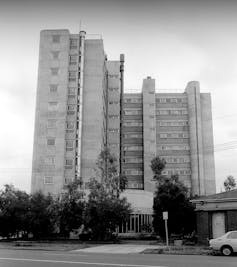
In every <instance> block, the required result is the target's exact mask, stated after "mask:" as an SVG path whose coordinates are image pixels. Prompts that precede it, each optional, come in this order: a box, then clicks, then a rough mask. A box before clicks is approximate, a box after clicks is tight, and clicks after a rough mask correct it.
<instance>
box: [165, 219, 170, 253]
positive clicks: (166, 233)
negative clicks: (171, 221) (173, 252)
mask: <svg viewBox="0 0 237 267" xmlns="http://www.w3.org/2000/svg"><path fill="white" fill-rule="evenodd" d="M167 221H168V220H165V236H166V246H167V248H168V247H169V237H168V224H167Z"/></svg>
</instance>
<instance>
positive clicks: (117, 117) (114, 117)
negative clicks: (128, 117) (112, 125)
mask: <svg viewBox="0 0 237 267" xmlns="http://www.w3.org/2000/svg"><path fill="white" fill-rule="evenodd" d="M109 118H111V119H119V115H109Z"/></svg>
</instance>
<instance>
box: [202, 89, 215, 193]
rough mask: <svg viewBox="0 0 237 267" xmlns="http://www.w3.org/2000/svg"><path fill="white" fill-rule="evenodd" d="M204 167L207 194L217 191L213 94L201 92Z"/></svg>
mask: <svg viewBox="0 0 237 267" xmlns="http://www.w3.org/2000/svg"><path fill="white" fill-rule="evenodd" d="M200 100H201V116H202V137H203V138H202V141H203V168H204V188H205V194H206V195H210V194H215V193H216V181H215V161H214V142H213V127H212V105H211V95H210V94H207V93H205V94H204V93H201V95H200Z"/></svg>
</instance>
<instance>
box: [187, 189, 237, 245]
mask: <svg viewBox="0 0 237 267" xmlns="http://www.w3.org/2000/svg"><path fill="white" fill-rule="evenodd" d="M191 202H192V203H193V204H195V206H196V214H197V238H198V243H201V244H207V243H208V239H211V238H217V237H219V236H222V235H223V234H224V233H226V232H228V231H232V230H237V190H231V191H227V192H224V193H219V194H214V195H209V196H205V197H200V198H198V199H195V200H191Z"/></svg>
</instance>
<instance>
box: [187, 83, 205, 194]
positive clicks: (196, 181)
mask: <svg viewBox="0 0 237 267" xmlns="http://www.w3.org/2000/svg"><path fill="white" fill-rule="evenodd" d="M186 93H187V96H188V115H189V134H190V153H191V169H192V194H193V195H205V193H206V192H205V181H204V165H203V136H202V133H203V131H202V113H201V100H200V87H199V83H198V82H189V83H188V85H187V87H186Z"/></svg>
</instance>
